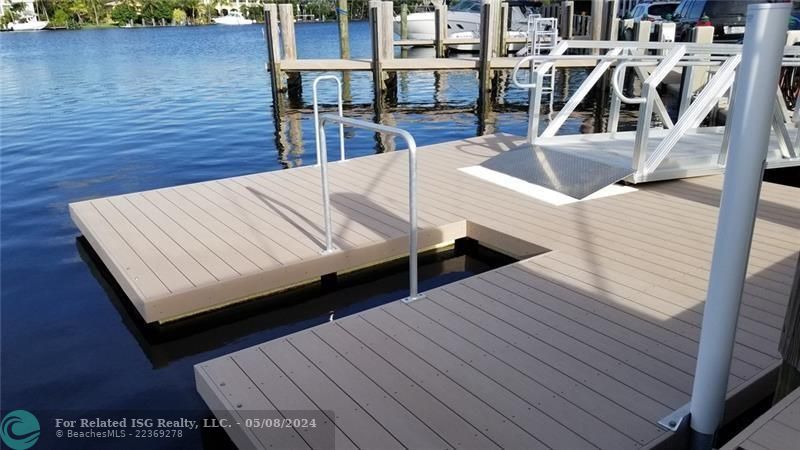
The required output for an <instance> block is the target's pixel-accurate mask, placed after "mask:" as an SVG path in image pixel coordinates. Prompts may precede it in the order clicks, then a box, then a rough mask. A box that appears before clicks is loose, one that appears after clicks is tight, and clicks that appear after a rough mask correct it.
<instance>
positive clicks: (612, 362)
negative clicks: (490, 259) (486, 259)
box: [445, 284, 687, 408]
mask: <svg viewBox="0 0 800 450" xmlns="http://www.w3.org/2000/svg"><path fill="white" fill-rule="evenodd" d="M459 286H464V287H465V288H468V289H470V290H471V291H473V292H476V293H478V294H479V296H482V298H483V299H484V300H485V301H486V302H491V303H492V304H494V303H497V304H500V305H503V306H504V307H506V308H508V309H510V310H511V311H514V312H516V313H519V314H522V315H524V316H525V317H528V319H530V320H532V321H534V322H538V323H539V324H541V326H543V327H544V328H547V329H550V330H553V331H552V332H553V333H554V334H556V335H561V336H562V337H563V338H566V339H568V340H571V341H574V342H575V344H576V345H577V346H578V347H586V348H587V350H588V349H594V350H595V351H596V352H598V353H602V354H603V355H605V357H606V358H607V359H606V358H603V359H606V361H605V362H606V363H608V364H609V365H610V366H612V368H615V369H616V367H614V366H615V363H616V365H617V366H618V365H620V364H622V365H625V366H627V367H629V368H630V369H633V371H634V372H639V375H640V376H642V377H644V378H647V379H649V380H650V381H651V382H655V384H657V385H659V384H660V385H664V386H668V385H667V384H666V383H664V382H663V381H661V380H658V379H655V378H653V377H652V376H650V375H648V374H646V373H644V372H642V371H641V370H640V369H638V368H637V367H634V366H631V365H630V364H628V363H626V362H624V361H620V360H618V359H616V358H615V357H613V356H612V355H609V354H607V353H604V352H600V351H599V350H597V349H596V348H594V347H592V346H590V345H588V344H585V343H582V342H580V341H579V340H577V339H574V338H572V337H571V336H568V335H567V334H565V333H563V332H561V331H559V330H557V329H555V328H552V327H550V326H548V325H547V324H544V323H542V322H539V321H538V320H536V319H535V318H533V317H531V316H528V315H526V314H524V313H522V312H521V311H519V310H517V309H514V308H510V307H508V306H506V305H504V304H503V303H502V302H501V301H500V300H498V299H496V298H492V297H490V296H488V295H487V294H483V293H481V292H480V291H477V290H475V289H474V288H472V287H470V286H467V285H465V284H460V285H459ZM445 292H447V293H448V294H450V295H452V296H454V297H458V298H459V299H461V300H462V301H463V302H465V303H467V304H470V305H472V306H473V307H474V308H477V309H479V310H481V311H483V312H484V313H486V314H488V315H490V316H492V317H494V318H495V319H496V320H498V321H499V322H501V323H503V324H506V325H508V326H509V327H511V328H514V329H516V330H518V331H520V332H522V333H524V334H525V335H527V336H529V337H530V338H531V339H535V340H538V341H539V342H542V343H544V344H546V345H548V346H549V347H551V348H554V349H556V350H558V351H559V352H561V353H563V354H568V352H567V350H566V349H562V348H560V347H559V346H557V345H555V344H554V343H552V342H551V341H550V340H549V339H545V338H544V337H543V336H537V335H535V334H531V333H530V332H529V331H527V330H525V329H524V328H522V327H520V326H517V325H515V324H512V323H510V322H508V321H507V320H505V319H503V318H502V317H500V316H498V315H497V312H496V311H493V310H488V309H487V308H486V307H485V305H481V304H476V303H477V302H478V301H479V300H478V301H476V300H473V301H475V302H476V303H473V301H470V300H472V299H470V300H467V299H466V298H465V295H463V294H462V295H459V294H458V293H456V292H453V291H452V290H450V289H445ZM526 320H527V319H526ZM573 358H575V359H576V360H579V361H582V360H581V359H579V358H577V357H576V356H573ZM582 362H583V363H584V364H586V365H587V366H589V367H591V368H592V369H594V370H596V371H597V372H599V373H602V374H604V375H606V376H608V377H610V378H613V379H615V381H617V382H618V383H620V384H622V385H624V386H626V387H628V388H629V389H630V390H631V391H634V392H638V393H639V394H641V395H642V396H644V397H647V398H649V399H650V400H652V401H654V402H656V403H658V404H660V405H662V406H664V407H665V408H677V407H676V406H674V405H673V404H669V403H664V401H663V399H659V398H655V397H654V396H653V395H652V394H650V393H647V392H644V389H643V388H638V387H634V386H632V385H630V384H629V383H628V382H626V381H623V380H622V379H620V377H619V376H617V375H615V373H614V372H613V371H610V369H609V368H608V367H606V368H603V367H602V364H598V363H596V362H594V361H593V362H587V361H582ZM598 366H600V367H598ZM670 387H671V386H670ZM672 389H675V388H672ZM675 390H676V391H677V392H675V394H679V395H678V396H679V397H685V396H686V395H687V394H686V393H685V392H681V391H679V390H677V389H675ZM678 401H680V400H678ZM675 404H677V403H675ZM681 404H682V403H681Z"/></svg>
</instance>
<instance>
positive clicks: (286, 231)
mask: <svg viewBox="0 0 800 450" xmlns="http://www.w3.org/2000/svg"><path fill="white" fill-rule="evenodd" d="M203 188H205V189H208V190H209V191H211V192H212V193H213V194H214V195H215V196H218V197H219V198H220V199H221V200H223V201H224V202H225V203H226V204H229V205H231V207H233V208H235V209H239V210H241V212H244V213H246V214H250V215H251V216H252V217H253V218H255V219H256V220H258V221H259V222H261V223H263V224H265V225H266V226H267V227H268V228H269V229H271V230H273V232H275V233H276V234H277V235H281V236H285V237H286V238H288V240H290V241H291V242H295V243H298V244H300V245H301V246H303V247H305V248H307V249H308V251H309V252H308V254H314V253H318V252H320V251H321V250H322V246H323V241H324V230H322V229H321V228H320V227H319V226H316V227H314V226H312V228H313V229H314V231H316V232H317V233H316V234H313V236H312V233H311V232H310V231H309V230H301V229H299V228H297V227H295V226H293V224H292V223H291V222H289V221H286V220H285V219H283V218H280V219H279V221H278V223H273V222H272V220H275V219H278V218H277V217H275V216H274V215H272V214H269V210H267V209H266V208H264V205H259V204H258V202H256V201H255V200H253V199H252V198H249V197H246V196H244V195H242V194H240V193H238V192H235V191H233V190H231V189H229V188H227V187H226V186H225V185H224V184H222V183H220V182H219V180H214V181H212V182H210V183H208V184H205V185H203ZM220 189H221V190H225V191H228V192H230V194H225V193H223V192H221V191H220ZM231 195H234V196H235V197H233V198H232V197H231ZM206 198H208V196H206ZM239 200H242V201H244V202H245V203H247V204H249V205H243V204H241V203H240V202H239ZM251 205H254V206H255V207H256V209H251V208H252V206H251ZM264 212H267V213H268V214H267V215H264V214H263V213H264ZM281 221H283V222H286V223H280V222H281ZM280 241H282V239H279V240H278V242H280ZM308 241H312V242H313V241H317V242H316V245H313V244H311V245H309V243H308ZM348 243H349V242H348ZM350 245H352V244H350ZM281 247H283V248H284V249H285V250H288V251H289V252H291V253H292V254H294V255H295V256H296V257H297V258H299V259H301V260H302V259H305V256H307V255H306V254H298V253H297V252H295V251H292V250H291V249H289V248H287V247H286V246H284V245H281Z"/></svg>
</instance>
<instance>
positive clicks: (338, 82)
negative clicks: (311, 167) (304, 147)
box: [311, 75, 345, 164]
mask: <svg viewBox="0 0 800 450" xmlns="http://www.w3.org/2000/svg"><path fill="white" fill-rule="evenodd" d="M322 80H334V81H336V88H337V92H338V94H339V117H344V110H343V106H342V81H341V80H339V77H337V76H336V75H320V76H318V77H317V78H314V83H313V84H312V89H311V90H312V92H313V98H312V100H313V104H314V137H315V138H316V140H317V142H316V144H317V145H316V147H317V164H319V163H320V142H321V139H320V135H319V130H320V123H319V104H318V101H317V84H318V83H319V82H320V81H322ZM326 158H327V155H326ZM344 159H345V155H344V125H343V124H341V123H340V124H339V160H340V161H344Z"/></svg>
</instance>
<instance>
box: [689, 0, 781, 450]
mask: <svg viewBox="0 0 800 450" xmlns="http://www.w3.org/2000/svg"><path fill="white" fill-rule="evenodd" d="M791 8H792V4H791V3H759V4H753V5H750V6H749V7H748V9H747V31H746V32H745V35H744V46H743V48H742V63H741V65H740V66H739V74H738V76H737V83H736V92H735V93H734V96H735V97H736V104H737V105H736V109H735V110H734V111H733V116H732V117H731V118H729V120H732V127H731V133H732V134H731V139H730V146H731V149H730V155H729V156H728V164H727V167H726V169H725V179H724V182H723V187H722V199H721V200H720V207H719V220H718V221H717V232H716V238H715V241H714V251H713V256H712V259H711V272H710V275H709V282H708V294H707V297H706V303H705V307H704V310H703V323H702V327H701V328H700V345H699V351H698V354H697V368H696V370H695V377H694V385H693V386H692V398H691V407H690V408H691V415H690V425H691V429H692V438H691V448H692V449H694V450H704V449H711V448H712V446H713V441H714V434H715V433H716V431H717V428H718V427H719V424H720V421H721V419H722V416H723V412H724V410H725V397H726V393H727V391H728V377H729V376H730V366H731V357H732V355H733V347H734V342H735V338H736V329H737V322H738V319H739V309H740V305H741V301H742V291H743V289H744V283H745V278H746V276H747V263H748V259H749V255H750V247H751V245H752V240H753V228H754V226H755V220H756V208H757V207H758V198H759V192H760V189H761V180H762V177H763V173H764V166H765V159H766V155H767V148H768V145H769V138H770V121H771V118H772V112H773V108H774V102H775V100H774V98H775V97H774V96H773V95H765V93H764V89H765V86H766V87H768V88H767V89H768V92H770V94H771V93H772V89H773V88H774V86H777V83H778V73H779V69H780V66H781V59H782V56H783V51H784V44H785V42H786V29H787V26H788V23H789V13H790V11H791Z"/></svg>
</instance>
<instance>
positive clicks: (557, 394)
mask: <svg viewBox="0 0 800 450" xmlns="http://www.w3.org/2000/svg"><path fill="white" fill-rule="evenodd" d="M440 292H441V291H440ZM435 304H436V306H438V307H440V308H442V309H444V310H447V311H449V312H451V313H453V314H456V315H457V316H458V317H461V319H462V320H464V321H466V322H469V323H471V324H472V325H473V326H475V327H477V328H480V329H481V330H483V331H484V332H485V333H487V334H489V335H491V336H494V337H495V339H498V340H499V341H501V342H505V343H506V344H507V345H510V346H512V347H514V348H516V349H517V351H519V352H521V353H523V354H525V355H527V356H528V357H530V358H531V359H533V360H536V361H539V362H540V363H541V364H544V365H546V366H547V367H549V368H550V370H552V371H555V372H558V373H561V374H563V375H564V377H565V379H570V380H572V381H573V382H574V383H576V384H580V385H581V386H583V387H584V389H586V390H587V391H589V392H592V393H593V394H595V395H597V396H599V397H603V398H605V399H606V400H608V401H609V402H610V403H612V404H614V405H616V406H617V407H619V408H621V409H623V410H624V411H626V412H628V413H630V414H631V415H632V416H636V417H638V418H639V419H641V420H643V421H644V422H651V421H650V420H649V419H648V418H646V417H643V416H641V415H639V414H637V413H635V412H633V411H631V410H630V409H628V408H626V407H625V406H623V405H620V404H619V403H617V402H615V401H614V400H612V399H610V398H608V397H606V396H605V395H603V394H602V393H600V392H598V391H597V390H595V389H593V388H591V387H589V386H586V385H585V384H584V383H582V382H581V381H580V380H578V379H575V378H573V377H571V376H569V375H567V374H566V373H564V372H563V371H561V370H559V369H558V368H556V367H553V366H551V365H549V364H548V363H547V362H545V361H543V360H541V359H539V358H538V357H537V356H535V355H533V354H530V353H528V352H526V351H525V350H524V349H521V348H519V347H518V346H516V345H514V344H513V343H511V342H509V341H507V340H505V339H504V338H502V337H499V336H497V335H495V334H494V333H492V332H491V330H487V329H485V328H483V327H481V326H480V325H478V324H475V323H474V322H472V321H470V320H469V319H467V318H464V317H463V316H461V315H459V314H458V313H454V312H453V311H452V310H450V309H448V308H446V307H445V306H443V305H442V304H441V303H439V302H436V303H435ZM410 306H411V309H413V310H414V311H415V312H416V313H417V314H419V315H421V316H422V317H425V318H426V319H427V320H430V321H431V322H433V323H435V324H437V326H439V327H441V328H442V329H444V330H446V331H447V332H449V333H452V334H453V335H455V336H457V337H458V338H459V339H461V340H463V341H464V342H466V343H468V344H469V345H471V346H473V347H474V348H476V349H479V350H480V351H481V352H483V353H485V354H486V355H487V356H488V357H489V358H491V359H494V360H497V361H498V362H500V363H501V364H503V365H506V366H508V367H510V368H511V369H513V370H514V371H516V372H518V373H520V374H522V375H523V376H525V377H526V378H529V379H532V378H530V377H529V376H528V375H527V374H525V372H524V371H523V370H521V369H520V368H518V367H516V366H514V365H513V364H511V363H510V362H508V361H505V360H503V359H500V358H498V357H497V356H495V355H493V354H492V352H491V351H489V350H488V349H486V348H484V347H482V346H481V345H479V344H478V343H476V342H474V341H472V340H470V339H469V338H468V337H466V336H464V335H462V334H461V333H459V332H458V331H457V330H455V329H453V328H451V327H448V326H447V325H445V324H442V323H441V322H440V321H438V320H436V319H435V318H432V317H430V316H429V315H428V314H426V313H425V312H424V311H422V310H420V308H421V305H413V304H412V305H410ZM384 312H386V313H387V314H389V315H390V316H392V318H394V319H395V320H398V321H399V322H400V323H402V324H403V325H404V326H405V327H406V328H409V329H411V330H414V331H415V332H416V333H417V334H419V335H420V336H422V337H423V338H425V339H426V340H427V341H430V342H433V343H434V345H435V346H437V347H439V348H440V349H442V351H444V352H447V353H449V354H450V355H452V356H453V357H454V358H457V359H458V360H460V361H462V362H463V363H464V364H466V365H467V366H470V367H471V368H473V369H474V370H475V371H477V372H478V373H480V374H481V375H483V376H484V377H486V378H487V379H489V380H491V381H492V382H493V383H495V384H498V385H500V386H502V387H503V388H504V389H505V390H507V391H509V392H510V393H511V394H512V395H513V396H515V397H517V398H519V399H520V400H521V401H523V402H525V403H527V404H529V405H531V403H530V402H529V401H527V400H526V399H524V398H522V397H520V396H519V394H517V393H514V392H512V391H510V390H509V389H508V388H507V387H505V386H503V385H502V384H501V383H500V382H499V381H497V380H496V379H494V378H493V377H492V376H490V375H489V374H487V373H485V372H484V371H482V370H480V369H478V368H476V367H474V366H473V365H472V364H471V363H470V362H469V361H466V360H464V359H463V358H462V357H460V356H459V355H457V354H455V353H453V352H452V351H450V350H449V349H447V348H445V347H443V346H441V345H440V344H438V343H436V342H435V341H434V340H433V339H431V338H430V337H428V336H427V335H425V334H424V333H422V332H421V331H419V330H417V329H416V328H415V327H412V326H411V325H409V324H407V323H406V322H404V321H403V320H401V319H399V318H397V317H396V316H395V315H394V314H391V313H390V312H388V311H384ZM372 325H373V326H374V327H376V328H378V327H377V326H376V325H374V324H372ZM387 335H388V334H387ZM390 337H391V336H390ZM398 342H399V341H398ZM401 345H402V343H401ZM420 358H421V357H420ZM532 380H533V381H534V382H535V383H537V384H538V385H540V386H542V387H543V388H544V389H546V390H547V391H550V392H552V393H553V394H554V395H556V396H557V397H558V398H561V399H563V400H564V401H565V402H566V403H569V404H571V405H573V406H575V407H576V408H578V409H580V410H582V411H584V412H585V413H586V414H588V415H589V416H591V417H593V418H594V419H596V420H598V421H599V422H601V423H603V424H605V425H606V426H608V427H610V428H611V429H613V430H615V431H616V432H618V433H619V434H621V435H623V436H625V437H626V438H628V439H630V440H632V441H633V442H640V441H639V440H638V439H637V438H635V437H633V436H630V435H629V434H628V433H627V430H620V429H619V428H617V427H616V426H614V425H612V424H610V423H608V422H607V421H606V420H605V419H604V418H602V417H599V416H597V415H596V414H593V413H592V412H591V411H587V410H586V409H584V408H583V407H582V406H580V405H577V404H575V403H574V402H573V401H571V400H569V399H567V398H566V397H564V396H563V395H561V394H559V393H558V392H556V391H554V390H553V389H551V388H550V387H548V386H546V385H543V384H541V383H540V382H539V381H538V380H535V379H532ZM532 407H534V408H537V407H536V406H535V405H532ZM537 409H538V408H537ZM543 414H545V415H548V414H547V412H544V411H543ZM554 420H555V419H554Z"/></svg>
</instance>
